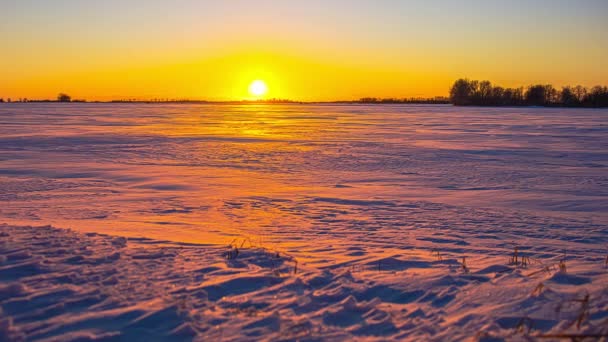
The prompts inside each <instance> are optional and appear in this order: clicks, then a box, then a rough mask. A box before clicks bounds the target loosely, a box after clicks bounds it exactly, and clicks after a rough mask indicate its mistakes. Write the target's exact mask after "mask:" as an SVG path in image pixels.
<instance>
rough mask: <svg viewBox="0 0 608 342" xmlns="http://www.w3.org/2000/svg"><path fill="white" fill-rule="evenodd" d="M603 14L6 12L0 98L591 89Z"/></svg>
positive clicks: (319, 4)
mask: <svg viewBox="0 0 608 342" xmlns="http://www.w3.org/2000/svg"><path fill="white" fill-rule="evenodd" d="M470 7H474V8H475V9H474V10H471V9H470ZM536 13H542V15H539V16H536ZM606 13H608V2H606V1H594V0H586V1H576V2H574V1H571V2H566V1H558V2H553V1H534V2H532V3H530V2H527V1H522V0H519V1H515V2H504V1H483V2H475V3H474V5H473V4H472V3H471V4H468V5H465V4H461V3H460V2H458V1H439V2H438V3H433V4H430V3H427V2H424V1H413V0H408V1H391V0H381V1H341V0H338V1H331V2H326V1H320V0H313V1H306V2H304V1H301V2H292V1H271V0H260V1H253V2H252V1H244V0H235V1H218V2H211V1H193V0H180V1H177V2H176V3H173V2H167V1H160V0H150V1H143V0H133V1H129V2H124V1H118V0H108V1H103V2H91V1H76V0H61V1H52V2H51V1H9V2H8V4H4V5H3V7H2V11H1V12H0V39H1V40H2V42H3V44H2V45H1V46H0V54H1V55H2V63H1V64H0V73H1V74H2V83H1V84H0V91H1V92H2V96H4V97H12V98H21V97H27V98H37V99H42V98H53V97H54V96H56V94H57V93H58V92H66V93H68V94H70V95H73V96H74V97H76V98H86V99H89V100H110V99H117V98H118V99H120V98H136V99H151V98H189V99H205V100H241V99H248V98H250V97H251V94H250V93H249V92H248V86H249V84H250V82H251V81H252V80H255V79H263V80H264V81H266V82H267V84H269V85H271V88H272V89H271V90H272V97H276V98H290V99H296V100H336V99H358V98H360V97H364V96H379V97H420V96H422V97H431V96H445V95H447V91H448V89H449V87H450V85H451V83H452V82H453V81H454V80H455V79H457V78H459V77H471V78H475V79H491V80H493V81H494V82H496V83H499V84H501V85H504V86H519V85H522V84H531V83H542V84H546V83H551V84H553V85H555V86H561V85H564V84H573V85H576V84H578V83H580V84H582V85H584V86H593V85H596V84H603V83H605V81H606V80H607V79H608V69H607V68H605V67H604V64H605V61H606V60H608V47H607V46H606V44H605V43H603V42H604V41H605V37H604V34H605V32H607V31H608V24H607V22H608V21H606V20H605V16H606ZM472 28H474V29H472ZM547 61H551V62H550V63H547Z"/></svg>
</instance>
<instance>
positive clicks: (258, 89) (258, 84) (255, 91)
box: [249, 80, 268, 97]
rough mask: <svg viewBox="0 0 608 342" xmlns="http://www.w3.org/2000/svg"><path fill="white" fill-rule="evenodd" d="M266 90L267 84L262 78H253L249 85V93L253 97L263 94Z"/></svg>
mask: <svg viewBox="0 0 608 342" xmlns="http://www.w3.org/2000/svg"><path fill="white" fill-rule="evenodd" d="M267 92H268V86H267V85H266V82H264V81H262V80H255V81H253V82H251V84H250V85H249V94H251V95H253V96H255V97H261V96H264V95H266V93H267Z"/></svg>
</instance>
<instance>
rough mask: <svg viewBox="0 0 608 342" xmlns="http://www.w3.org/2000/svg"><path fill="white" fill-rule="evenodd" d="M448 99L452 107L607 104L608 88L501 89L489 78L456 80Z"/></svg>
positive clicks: (531, 86)
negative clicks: (487, 79)
mask: <svg viewBox="0 0 608 342" xmlns="http://www.w3.org/2000/svg"><path fill="white" fill-rule="evenodd" d="M450 102H451V103H452V104H453V105H455V106H543V107H589V108H600V107H608V87H605V86H595V87H593V88H591V89H589V88H586V87H583V86H580V85H577V86H575V87H572V86H565V87H562V89H561V90H558V89H556V88H554V87H553V86H552V85H550V84H535V85H530V86H528V87H526V88H524V87H519V88H503V87H501V86H496V85H493V84H492V83H491V82H490V81H477V80H469V79H466V78H461V79H458V80H456V81H455V82H454V84H453V85H452V87H451V88H450Z"/></svg>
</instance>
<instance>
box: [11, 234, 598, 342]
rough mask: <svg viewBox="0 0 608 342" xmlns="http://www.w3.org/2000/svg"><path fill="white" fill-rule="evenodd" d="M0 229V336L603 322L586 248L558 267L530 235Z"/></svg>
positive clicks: (426, 334) (470, 334)
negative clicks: (365, 244) (407, 244)
mask: <svg viewBox="0 0 608 342" xmlns="http://www.w3.org/2000/svg"><path fill="white" fill-rule="evenodd" d="M0 236H1V240H0V307H1V308H2V309H1V310H2V311H1V314H0V317H1V318H0V341H24V340H28V341H43V340H46V341H89V340H103V341H152V340H159V341H160V340H184V341H190V340H200V341H209V340H217V341H221V340H225V341H251V340H262V341H263V340H267V341H270V340H300V341H315V340H321V339H322V340H345V339H352V340H411V341H420V340H436V341H444V340H463V339H472V340H489V339H496V340H501V339H527V338H534V337H538V336H540V335H551V334H575V335H585V334H586V335H591V334H608V287H607V285H606V284H608V269H607V268H606V267H607V266H606V265H605V264H604V263H605V261H604V259H602V258H601V257H600V256H599V255H597V254H595V253H588V254H585V253H581V254H580V255H577V256H575V257H572V256H569V257H567V258H566V259H563V263H562V264H561V267H560V261H562V259H561V258H555V257H543V256H542V250H543V249H542V246H533V247H531V248H530V249H528V250H526V251H518V259H517V264H516V263H515V260H510V259H513V258H514V255H513V251H508V250H507V249H499V250H498V251H495V253H494V254H493V255H487V254H485V252H484V251H483V249H482V248H479V250H478V251H477V252H476V249H477V248H478V247H480V246H471V245H468V246H462V245H461V246H458V248H463V250H462V251H461V253H454V251H453V250H451V251H450V250H447V249H443V248H442V246H443V245H444V244H449V243H450V241H448V240H447V239H446V240H438V241H436V242H437V243H436V244H435V246H437V247H436V249H432V250H429V249H426V248H410V249H403V248H395V249H385V250H383V251H381V252H380V251H377V250H375V249H374V248H373V247H370V248H368V249H365V248H361V247H354V246H349V245H348V244H337V245H334V246H324V247H325V249H326V251H325V252H324V251H323V249H324V248H317V250H316V251H315V250H313V248H312V247H311V248H310V249H309V250H308V251H301V252H302V253H300V254H298V253H293V252H292V251H290V252H289V253H285V251H277V250H273V249H268V248H264V247H263V246H259V245H258V242H256V241H255V239H244V240H239V239H236V240H235V241H233V242H232V243H231V245H232V247H231V248H228V247H218V246H211V245H196V244H187V243H171V242H167V241H156V240H151V239H145V238H130V239H126V238H123V237H113V236H109V235H101V234H96V233H86V234H85V233H80V232H75V231H71V230H64V229H56V228H53V227H49V226H47V227H15V226H9V225H0ZM252 240H253V241H252ZM500 252H502V253H504V255H503V254H501V253H500ZM465 253H466V255H467V256H466V258H465V259H464V264H465V266H466V267H463V260H462V256H464V254H465ZM332 255H333V256H334V257H333V258H332V257H331V256H332ZM532 255H534V256H535V257H532V258H531V257H529V256H532ZM522 258H523V259H522ZM522 260H523V261H524V262H525V263H526V264H527V265H525V266H524V265H522V264H521V263H522Z"/></svg>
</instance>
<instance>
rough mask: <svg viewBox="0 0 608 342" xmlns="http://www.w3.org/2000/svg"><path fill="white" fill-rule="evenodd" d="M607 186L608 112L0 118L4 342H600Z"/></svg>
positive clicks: (227, 109) (168, 108)
mask: <svg viewBox="0 0 608 342" xmlns="http://www.w3.org/2000/svg"><path fill="white" fill-rule="evenodd" d="M607 168H608V111H607V110H587V109H542V108H518V109H514V108H501V109H490V108H454V107H450V106H392V105H391V106H357V105H355V106H329V105H325V106H321V105H319V106H313V105H302V106H299V105H286V106H281V105H273V106H228V105H129V104H124V105H109V104H69V105H61V104H10V105H9V104H4V105H0V204H1V205H0V223H2V222H5V223H6V224H5V225H1V226H0V307H1V311H0V341H3V340H8V341H12V340H20V339H24V340H44V339H49V340H62V341H63V340H79V341H80V340H88V339H95V338H97V339H100V338H101V339H107V340H128V341H131V340H146V341H149V340H163V339H174V340H191V339H200V340H205V341H206V340H227V341H228V340H264V339H266V340H345V339H371V340H373V339H377V340H407V339H409V340H413V341H419V340H440V341H444V340H462V339H472V340H477V339H478V340H492V339H493V338H495V339H499V340H500V339H507V340H511V339H515V340H525V339H537V338H543V340H546V338H548V337H551V336H553V339H557V338H558V337H560V336H561V337H567V336H571V335H582V336H585V335H586V336H589V339H590V340H594V339H595V340H597V339H601V338H602V337H600V335H605V334H608V259H607V258H608V171H607ZM47 225H53V226H54V227H61V228H51V227H49V226H47ZM65 228H70V229H71V230H67V229H65ZM125 237H126V238H125ZM603 338H604V339H606V337H603ZM548 340H551V338H548Z"/></svg>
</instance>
